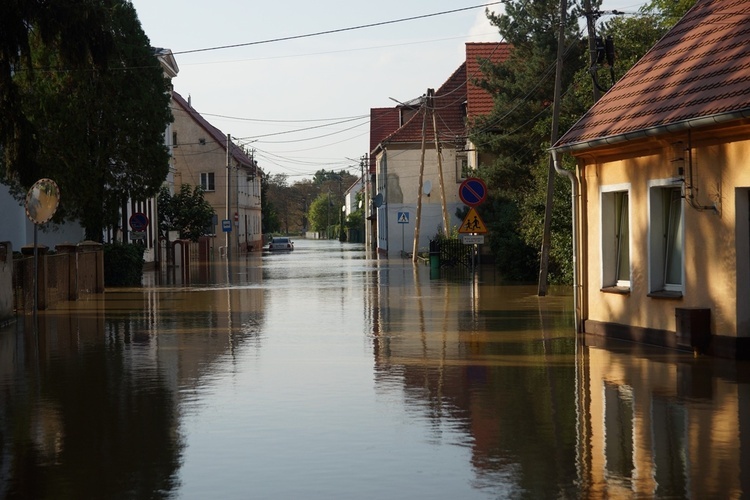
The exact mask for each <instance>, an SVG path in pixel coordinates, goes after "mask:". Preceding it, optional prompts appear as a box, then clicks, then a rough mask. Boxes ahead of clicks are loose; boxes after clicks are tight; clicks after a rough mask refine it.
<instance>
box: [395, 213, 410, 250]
mask: <svg viewBox="0 0 750 500" xmlns="http://www.w3.org/2000/svg"><path fill="white" fill-rule="evenodd" d="M396 214H397V219H398V223H399V224H401V256H402V257H403V256H404V252H406V248H405V244H406V243H405V242H404V239H405V238H406V234H405V231H404V228H405V227H406V224H408V223H409V212H396Z"/></svg>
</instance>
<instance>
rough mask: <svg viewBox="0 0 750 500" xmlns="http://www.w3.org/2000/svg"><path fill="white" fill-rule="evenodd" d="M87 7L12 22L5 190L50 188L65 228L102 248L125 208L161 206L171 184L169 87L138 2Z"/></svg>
mask: <svg viewBox="0 0 750 500" xmlns="http://www.w3.org/2000/svg"><path fill="white" fill-rule="evenodd" d="M14 3H17V2H14ZM82 3H83V5H82V6H80V9H78V10H74V9H72V8H70V9H69V8H68V5H69V4H70V2H65V1H62V0H58V1H55V0H51V1H49V2H30V8H28V9H19V10H18V11H14V12H13V16H12V17H13V20H15V21H16V24H14V23H12V22H11V21H9V20H6V22H7V23H9V24H11V25H12V26H13V27H14V30H15V31H14V33H15V37H14V39H13V40H10V41H9V40H8V39H6V40H2V41H0V43H2V44H3V47H2V48H1V49H0V51H1V52H2V54H3V55H2V56H0V57H3V60H2V61H0V63H3V62H4V63H5V64H0V66H2V67H3V68H2V71H0V82H2V83H0V99H1V101H0V102H1V104H0V113H2V116H3V117H4V118H6V119H7V121H6V122H5V124H3V123H2V122H3V121H2V120H0V147H2V150H3V161H4V166H5V176H4V179H3V181H4V182H5V183H7V184H9V185H11V187H12V188H14V189H15V191H16V192H17V193H19V194H22V193H23V192H24V191H25V190H26V189H28V187H29V186H30V185H31V184H33V182H35V181H36V180H37V179H38V178H41V177H49V178H52V179H53V180H55V181H56V182H57V183H58V185H59V186H60V191H61V205H60V212H59V215H58V216H57V219H58V220H59V219H68V220H77V221H79V222H80V223H81V225H82V226H83V227H84V228H85V230H86V237H87V238H89V239H93V240H96V241H101V239H102V234H103V230H104V228H106V227H112V226H115V225H116V224H117V221H118V211H119V208H120V206H121V205H122V204H123V203H124V202H125V201H126V200H127V199H133V200H137V201H142V200H146V199H147V198H149V197H152V196H155V195H156V194H157V193H158V190H159V187H160V186H161V184H162V183H163V182H164V180H165V178H166V175H167V173H168V168H169V156H168V152H167V149H166V146H165V145H164V131H165V129H166V126H167V125H168V124H169V122H170V121H171V120H172V116H171V111H170V109H169V102H170V97H169V92H168V91H169V88H170V83H169V81H168V80H167V79H165V77H164V75H163V72H162V69H161V66H160V64H159V62H158V60H157V59H156V57H155V55H154V52H153V49H152V48H151V47H150V43H149V40H148V37H147V36H146V35H145V33H144V32H143V30H142V28H141V25H140V22H139V21H138V17H137V15H136V12H135V8H134V7H133V5H132V4H131V3H130V2H128V1H126V0H87V1H84V2H82ZM76 5H78V4H76ZM60 13H62V14H60ZM55 14H57V15H59V16H60V17H55ZM50 16H52V17H50ZM4 19H5V18H4ZM49 23H52V24H54V27H52V28H51V27H49V26H48V25H49ZM68 23H69V24H68ZM81 23H83V25H84V27H88V28H90V30H91V33H89V34H87V35H82V34H81V32H83V31H85V30H84V29H83V28H82V26H81ZM19 26H25V27H26V28H25V29H26V31H25V32H22V30H21V28H20V27H19ZM11 42H12V43H11ZM11 46H14V47H15V48H16V49H17V50H18V51H19V54H20V55H19V56H16V57H13V56H10V55H9V53H10V51H12V47H11ZM8 67H10V68H11V69H10V71H9V73H10V77H8V71H6V70H7V69H8Z"/></svg>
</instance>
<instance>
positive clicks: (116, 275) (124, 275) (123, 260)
mask: <svg viewBox="0 0 750 500" xmlns="http://www.w3.org/2000/svg"><path fill="white" fill-rule="evenodd" d="M144 250H145V247H144V246H143V245H138V244H132V243H127V244H123V243H114V244H105V245H104V286H140V284H141V280H142V278H143V252H144Z"/></svg>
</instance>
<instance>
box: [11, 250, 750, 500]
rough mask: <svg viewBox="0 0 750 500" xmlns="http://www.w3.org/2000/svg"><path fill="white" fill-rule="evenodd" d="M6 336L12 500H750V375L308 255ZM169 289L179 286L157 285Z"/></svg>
mask: <svg viewBox="0 0 750 500" xmlns="http://www.w3.org/2000/svg"><path fill="white" fill-rule="evenodd" d="M295 246H296V249H295V250H294V252H291V253H278V254H268V253H265V254H263V255H260V254H256V255H251V256H249V257H247V258H246V259H245V258H244V257H243V258H242V259H241V261H240V262H239V263H237V264H236V265H233V266H231V267H230V268H229V269H227V267H226V266H225V265H223V264H222V265H220V266H218V267H215V268H203V269H194V270H193V271H192V272H191V275H190V277H189V279H187V278H180V279H177V281H178V282H180V283H184V282H185V281H189V282H190V284H189V285H187V284H177V285H174V284H163V283H164V281H163V280H161V279H157V277H156V276H153V275H148V276H146V278H145V282H146V283H147V284H146V285H144V287H143V288H137V289H135V288H131V289H111V288H110V289H107V291H106V293H105V294H103V295H90V296H87V297H84V298H82V299H81V300H79V301H77V302H73V303H66V304H64V305H61V306H59V307H56V308H55V309H54V310H51V311H44V312H41V313H40V314H39V318H38V323H39V324H38V327H37V329H36V330H37V331H36V332H35V331H34V327H33V321H32V317H31V316H26V317H25V318H19V321H18V322H17V323H16V324H15V325H10V326H8V327H5V328H3V329H2V330H0V498H39V499H47V498H49V499H53V498H54V499H56V498H76V499H78V498H179V499H205V498H222V499H245V498H262V499H267V498H273V499H276V498H300V499H332V498H341V499H379V500H382V499H384V498H408V499H423V498H424V499H437V498H440V499H459V498H460V499H470V498H482V499H484V498H535V499H536V498H630V497H643V498H654V497H656V498H743V497H748V496H749V495H750V441H749V440H748V439H746V438H747V437H748V435H749V434H750V367H749V366H748V365H747V364H741V363H735V362H733V361H727V360H715V359H711V358H705V357H699V358H694V357H693V356H692V355H691V354H686V353H676V352H673V351H666V350H658V349H649V348H646V347H643V346H641V347H639V346H633V345H630V344H618V343H615V342H609V343H604V342H601V341H599V342H593V341H592V342H591V343H592V344H598V345H591V346H589V347H586V346H583V345H582V343H581V342H580V341H577V340H576V336H575V335H574V333H573V312H572V297H571V296H570V294H569V293H568V292H569V291H568V290H567V289H562V290H554V289H553V290H552V293H551V294H550V295H549V296H547V297H544V298H539V297H537V296H536V287H535V286H529V287H524V286H501V285H500V279H499V277H498V276H495V275H494V273H493V271H492V269H488V268H482V269H481V270H480V272H479V273H478V274H477V276H476V278H474V279H472V278H471V277H469V276H468V275H462V274H456V275H450V274H448V275H446V274H443V275H441V276H440V277H439V278H437V279H431V277H430V269H429V266H424V265H419V266H416V267H414V266H413V265H412V264H411V262H409V261H402V260H398V259H391V260H378V259H371V258H370V259H368V258H366V256H365V252H364V250H363V248H362V246H361V245H354V244H340V243H339V242H337V241H305V240H298V241H296V242H295ZM157 283H161V284H157Z"/></svg>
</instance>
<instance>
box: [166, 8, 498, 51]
mask: <svg viewBox="0 0 750 500" xmlns="http://www.w3.org/2000/svg"><path fill="white" fill-rule="evenodd" d="M500 3H503V2H490V3H486V4H482V5H473V6H471V7H463V8H460V9H453V10H446V11H442V12H434V13H432V14H422V15H419V16H411V17H404V18H401V19H394V20H391V21H381V22H377V23H370V24H362V25H359V26H351V27H348V28H338V29H332V30H326V31H317V32H314V33H307V34H304V35H292V36H286V37H278V38H270V39H267V40H258V41H255V42H245V43H237V44H232V45H220V46H217V47H206V48H202V49H192V50H182V51H178V52H173V54H174V55H179V54H195V53H198V52H208V51H215V50H224V49H234V48H238V47H249V46H252V45H262V44H267V43H276V42H285V41H289V40H299V39H301V38H311V37H316V36H322V35H331V34H335V33H344V32H347V31H355V30H361V29H366V28H374V27H377V26H386V25H389V24H396V23H403V22H407V21H415V20H418V19H426V18H430V17H436V16H443V15H447V14H455V13H457V12H464V11H467V10H473V9H478V8H480V7H484V8H486V7H489V6H490V5H497V4H500Z"/></svg>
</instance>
